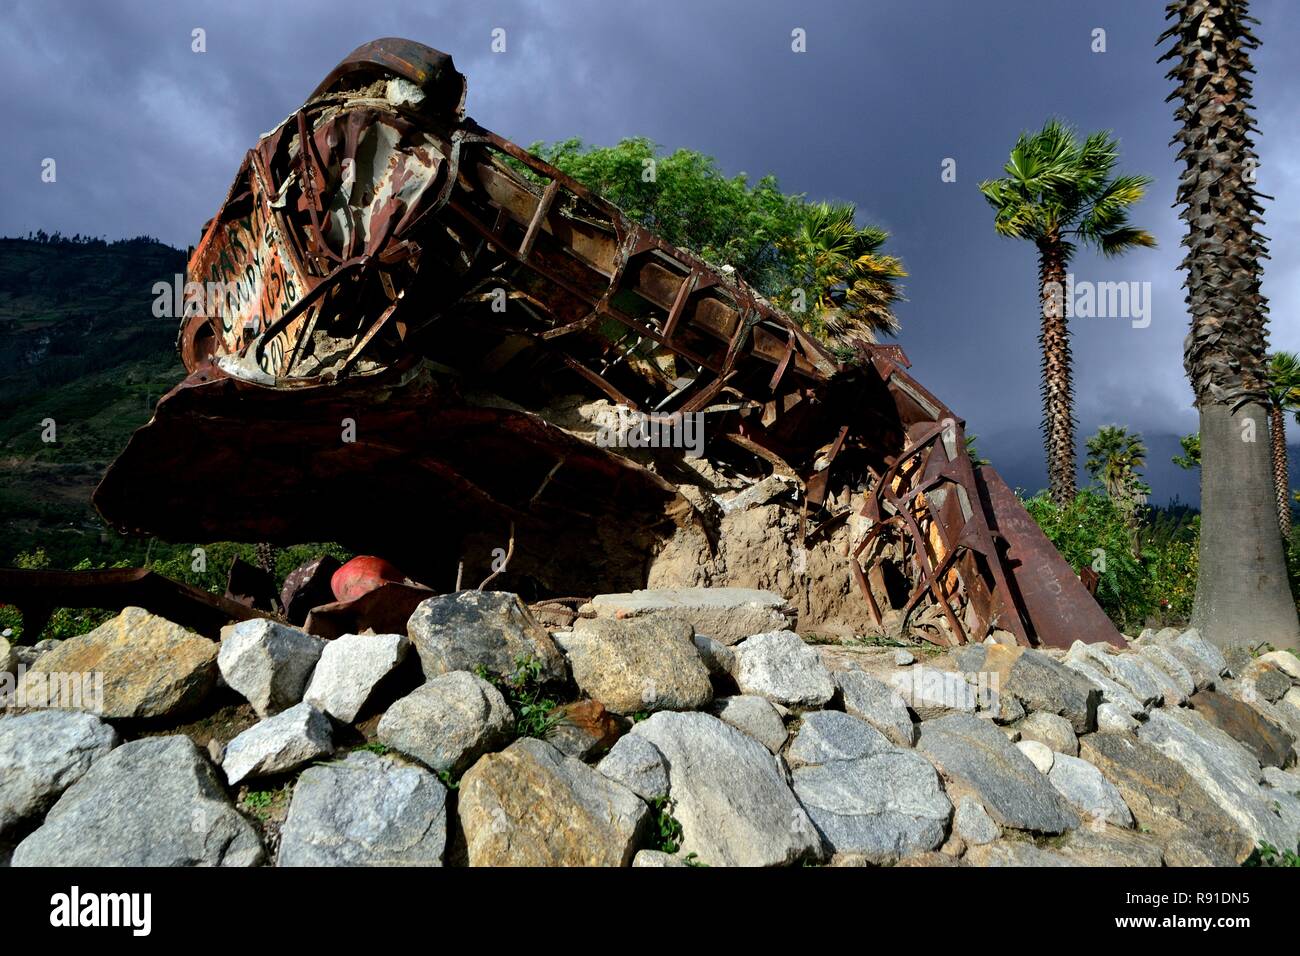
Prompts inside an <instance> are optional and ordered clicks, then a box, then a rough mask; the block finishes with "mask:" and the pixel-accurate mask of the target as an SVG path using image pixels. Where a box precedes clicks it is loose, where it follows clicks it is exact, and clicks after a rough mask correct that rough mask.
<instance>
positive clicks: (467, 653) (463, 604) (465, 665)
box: [406, 591, 568, 680]
mask: <svg viewBox="0 0 1300 956" xmlns="http://www.w3.org/2000/svg"><path fill="white" fill-rule="evenodd" d="M406 633H407V636H408V637H410V639H411V643H412V644H414V645H415V650H416V652H417V653H418V654H419V655H420V663H421V665H422V666H423V667H424V676H425V677H428V678H430V679H433V678H435V677H440V676H441V675H443V674H448V673H451V672H453V671H471V672H473V671H474V670H476V669H477V668H479V667H483V668H486V669H487V670H488V671H490V672H491V673H493V674H513V673H515V671H516V669H517V668H518V662H519V661H520V660H531V661H536V662H537V663H538V664H540V666H541V675H542V677H543V678H544V679H546V680H564V679H565V677H567V676H568V671H567V668H566V667H565V663H564V656H563V655H562V654H561V653H560V649H559V648H558V647H556V646H555V642H554V641H553V640H551V635H550V633H549V632H548V631H547V630H546V628H544V627H542V625H541V624H540V623H538V621H537V619H536V618H535V617H533V615H532V612H531V611H529V610H528V608H526V607H524V605H523V603H522V602H521V601H520V600H519V598H518V597H517V596H516V595H514V594H508V593H506V592H504V591H457V592H456V593H455V594H443V595H440V596H439V597H434V598H429V600H427V601H425V602H423V603H422V604H420V606H419V607H417V608H416V609H415V613H414V614H412V615H411V619H410V620H409V621H407V622H406Z"/></svg>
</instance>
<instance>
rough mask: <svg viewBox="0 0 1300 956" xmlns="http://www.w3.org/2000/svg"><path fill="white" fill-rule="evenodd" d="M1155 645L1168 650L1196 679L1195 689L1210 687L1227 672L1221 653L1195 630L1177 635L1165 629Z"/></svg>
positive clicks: (1157, 637)
mask: <svg viewBox="0 0 1300 956" xmlns="http://www.w3.org/2000/svg"><path fill="white" fill-rule="evenodd" d="M1154 640H1155V643H1157V644H1159V645H1160V646H1161V647H1164V648H1168V650H1169V652H1170V653H1171V654H1173V655H1174V657H1176V658H1178V660H1180V661H1181V662H1182V664H1183V666H1184V667H1186V668H1187V669H1188V671H1189V672H1191V674H1192V676H1193V677H1194V678H1195V679H1196V687H1197V689H1198V690H1199V689H1201V688H1204V687H1210V686H1212V685H1213V684H1214V683H1215V682H1216V681H1217V680H1218V679H1219V678H1220V677H1221V676H1222V675H1223V674H1224V672H1226V671H1227V670H1228V662H1227V661H1226V660H1224V657H1223V653H1222V652H1221V651H1220V650H1219V649H1218V648H1217V647H1215V646H1214V645H1213V644H1211V643H1210V642H1209V641H1207V640H1205V639H1204V638H1203V637H1201V635H1200V632H1199V631H1197V630H1196V629H1195V628H1192V629H1191V630H1188V631H1185V632H1183V633H1182V634H1179V633H1178V632H1177V631H1175V630H1173V629H1172V628H1165V629H1164V630H1163V631H1161V632H1160V633H1159V634H1157V635H1156V636H1155V639H1154Z"/></svg>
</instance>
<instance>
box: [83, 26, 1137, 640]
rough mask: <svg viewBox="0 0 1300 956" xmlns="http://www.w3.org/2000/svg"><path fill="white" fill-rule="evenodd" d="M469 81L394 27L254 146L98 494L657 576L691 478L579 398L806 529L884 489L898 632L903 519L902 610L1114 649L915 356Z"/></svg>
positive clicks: (289, 533)
mask: <svg viewBox="0 0 1300 956" xmlns="http://www.w3.org/2000/svg"><path fill="white" fill-rule="evenodd" d="M464 98H465V80H464V77H463V76H462V75H461V74H460V73H458V72H457V71H456V69H455V67H454V65H453V64H452V60H451V58H450V57H449V56H447V55H445V54H442V53H439V52H437V51H435V50H432V49H429V48H428V47H425V46H422V45H420V44H417V43H413V42H410V41H407V40H396V39H387V40H378V41H375V42H373V43H369V44H366V45H364V46H362V47H360V48H359V49H358V50H356V51H355V52H354V53H352V54H351V55H350V56H349V57H347V58H346V59H345V60H344V61H343V62H342V63H341V64H339V66H338V67H337V68H336V69H335V70H334V71H333V72H332V73H330V75H329V76H328V77H327V78H326V79H325V81H324V82H323V83H322V84H321V85H320V86H319V87H318V88H317V89H316V91H315V92H314V93H313V94H312V95H311V97H309V98H308V100H307V102H306V103H305V104H304V105H303V106H302V108H301V109H299V110H298V111H297V112H295V113H294V114H293V115H292V116H290V117H289V118H288V119H286V120H285V121H284V122H283V123H282V124H281V125H280V126H279V127H277V128H276V129H275V130H273V131H272V132H271V133H268V134H267V135H266V136H264V137H263V138H262V139H261V140H260V141H259V142H258V144H257V145H256V146H255V147H254V148H253V149H252V150H250V151H249V153H248V154H247V156H246V157H245V159H244V162H243V164H242V166H241V167H240V169H239V172H238V174H237V176H236V178H235V182H234V185H233V186H232V187H231V190H230V193H229V195H228V196H227V197H226V200H225V202H224V203H223V205H222V207H221V210H220V212H219V213H218V214H217V216H216V218H215V219H213V220H212V221H211V222H210V223H209V224H208V225H207V226H206V227H205V231H204V234H203V237H202V239H201V241H200V242H199V245H198V246H197V248H195V249H194V251H193V254H192V256H191V258H190V261H189V275H188V278H189V280H190V282H191V283H193V284H194V285H193V286H189V285H187V287H186V306H187V314H186V315H185V317H184V318H183V320H182V322H181V328H180V335H179V341H178V345H179V349H180V352H181V356H182V358H183V360H184V363H185V366H186V369H187V370H188V376H187V377H186V378H185V380H184V381H183V382H181V383H180V384H179V385H178V386H177V387H176V388H174V389H173V390H172V391H171V392H169V393H168V394H167V395H166V396H164V397H163V399H162V400H161V401H160V402H159V404H158V407H157V409H156V411H155V414H154V417H153V419H152V421H151V422H150V423H149V424H148V425H146V426H145V427H143V428H141V429H140V430H139V431H137V432H136V434H135V435H134V436H133V437H132V439H131V441H130V443H129V445H128V447H127V448H126V450H125V452H124V453H123V454H122V456H121V457H120V458H119V459H118V460H117V461H116V462H115V463H114V465H113V466H112V467H111V469H110V470H109V471H108V473H107V474H106V476H105V478H104V480H103V482H102V484H101V485H100V487H99V488H98V489H97V491H96V495H95V503H96V505H97V506H98V508H99V509H100V511H101V512H102V513H103V515H104V516H105V517H106V518H107V519H108V520H109V521H110V522H111V523H112V524H114V525H115V526H117V527H118V528H119V529H121V530H124V531H128V532H134V533H150V534H157V535H160V536H162V537H165V538H170V539H172V540H187V541H188V540H212V539H235V540H245V541H270V542H277V543H291V542H295V541H304V540H337V541H340V542H342V543H344V544H347V545H348V546H350V547H353V548H356V549H358V550H362V551H366V552H370V553H374V554H382V555H384V556H385V557H387V558H389V559H390V560H392V561H393V562H394V563H395V564H397V566H399V567H401V568H402V569H403V570H404V571H405V572H406V573H408V574H410V575H411V576H412V577H413V578H414V579H415V580H419V581H423V582H426V583H429V584H431V585H434V586H438V587H445V588H450V586H451V582H452V581H453V580H454V579H455V578H456V576H457V570H458V567H459V566H460V564H461V563H462V562H463V561H466V560H473V561H477V562H478V563H479V565H480V566H481V567H482V568H483V569H486V568H487V566H488V562H489V555H490V553H491V551H492V549H493V548H504V547H505V546H506V542H507V540H509V542H510V548H511V557H510V569H509V572H510V573H509V578H508V581H509V585H510V587H511V588H512V589H515V590H518V591H520V593H526V595H527V597H528V598H529V599H542V598H546V597H549V596H552V595H558V594H572V593H591V586H592V584H593V583H594V582H598V583H599V584H600V585H602V586H604V587H610V588H618V589H626V588H631V587H638V586H642V585H643V584H644V574H645V567H646V561H647V556H648V555H651V554H653V553H654V551H655V548H656V547H658V546H659V545H661V544H662V542H663V541H664V540H665V539H666V538H667V537H668V536H669V535H671V534H672V533H673V532H674V530H675V529H677V528H680V527H683V526H684V525H687V524H689V523H691V522H697V521H699V514H698V513H697V512H696V510H695V509H694V508H693V507H692V505H691V504H690V502H689V501H688V500H687V499H686V498H685V497H684V496H683V495H682V493H681V492H680V491H679V488H678V482H679V479H680V480H685V478H684V476H687V475H693V474H694V473H693V472H691V471H690V469H688V468H685V467H684V466H683V465H682V460H681V459H682V451H681V450H680V449H656V450H655V452H654V457H653V461H652V462H650V463H648V464H647V463H645V462H642V461H638V460H633V458H632V457H630V456H627V455H625V454H620V453H618V450H617V449H610V448H607V447H600V446H599V445H598V444H596V443H593V442H591V441H586V440H583V439H582V438H579V437H576V436H575V435H574V434H571V433H570V432H568V431H565V430H564V429H562V428H560V427H557V426H556V425H555V424H552V423H551V422H550V421H549V420H548V419H547V417H546V416H544V415H543V414H540V412H542V411H544V410H545V409H546V408H547V407H548V406H549V405H550V404H551V403H552V402H554V401H555V400H557V399H558V398H560V397H563V396H567V395H574V394H578V395H586V396H590V397H592V398H595V399H605V400H608V401H609V402H612V403H614V404H616V405H619V406H623V407H625V408H627V409H630V410H633V411H635V412H639V413H646V414H654V415H660V416H663V415H671V414H675V413H682V414H686V415H699V416H702V420H703V422H704V424H705V434H706V435H707V436H708V440H709V446H708V452H707V454H708V457H709V459H710V461H714V462H725V463H726V464H727V466H728V467H731V468H734V469H738V470H742V471H745V472H747V473H749V474H752V475H755V476H757V477H761V476H762V475H763V474H765V473H779V474H782V475H786V476H790V477H793V478H794V479H796V480H797V484H798V489H799V492H800V496H801V502H802V504H801V508H802V510H803V513H804V515H805V516H806V520H807V522H808V525H807V527H808V528H810V529H811V528H816V527H825V526H826V524H827V523H828V522H836V521H840V520H843V519H844V516H845V515H844V509H843V508H842V507H841V506H840V505H839V504H838V502H840V501H842V500H844V499H845V498H846V497H847V496H846V495H843V494H842V492H843V491H844V490H845V489H849V490H853V491H856V492H858V493H861V492H862V491H863V490H865V491H866V505H865V509H864V510H863V512H862V513H863V514H864V515H865V516H866V517H867V518H869V519H870V520H871V522H872V524H871V527H870V530H869V531H868V533H867V534H866V536H865V537H864V538H863V540H862V541H861V542H860V544H859V546H858V547H857V549H856V552H855V553H854V555H853V561H852V570H853V574H854V576H855V578H856V579H857V581H858V585H859V587H860V588H861V591H862V596H863V600H865V601H867V602H868V603H869V605H870V607H871V610H872V613H873V615H874V617H875V619H876V620H877V622H881V621H882V620H883V611H884V609H882V608H881V607H880V606H879V605H880V600H881V597H880V595H881V588H880V587H878V586H877V585H876V584H873V581H872V578H873V575H875V574H876V573H877V570H878V569H877V568H876V560H877V559H876V557H874V556H875V555H876V554H877V552H878V550H879V548H880V547H881V545H882V543H883V542H886V541H889V540H892V541H894V542H896V543H897V542H901V545H902V548H903V550H904V552H905V553H906V554H907V555H908V559H907V560H908V564H909V572H908V575H907V577H908V582H909V586H910V590H911V593H910V594H908V596H907V599H906V601H905V602H904V605H903V607H902V608H901V609H899V608H895V609H894V610H901V612H902V614H901V619H902V621H903V622H904V623H906V621H907V620H908V618H909V616H910V615H913V614H915V613H917V611H918V609H919V608H922V607H926V608H930V609H932V612H931V616H932V617H935V618H937V619H941V620H942V621H943V626H942V632H943V634H944V635H945V636H944V637H943V638H942V639H943V640H945V641H951V642H954V643H956V642H962V641H978V640H982V639H983V638H985V637H986V636H988V635H989V634H990V633H993V632H994V631H1003V632H1007V633H1009V634H1010V635H1014V639H1015V640H1016V641H1017V642H1019V643H1022V644H1031V643H1047V644H1055V645H1068V644H1069V643H1071V642H1072V641H1073V640H1075V639H1081V640H1085V641H1096V640H1106V641H1111V642H1113V643H1121V642H1122V639H1121V638H1120V637H1119V635H1118V634H1117V633H1116V631H1115V629H1114V627H1113V626H1112V625H1111V624H1110V622H1109V621H1108V620H1107V619H1106V617H1105V615H1104V614H1103V613H1102V612H1101V610H1100V609H1099V608H1098V606H1097V605H1096V603H1095V602H1094V600H1093V599H1092V597H1091V596H1090V595H1089V594H1088V593H1087V591H1086V589H1084V587H1083V586H1082V584H1080V582H1079V580H1078V578H1077V577H1075V575H1074V574H1073V572H1072V571H1071V569H1070V568H1069V566H1068V565H1067V564H1066V563H1065V562H1064V561H1063V560H1062V559H1061V558H1060V556H1059V555H1058V554H1057V553H1056V552H1055V550H1054V549H1053V548H1052V547H1051V545H1050V544H1049V543H1048V542H1047V540H1046V538H1044V537H1043V536H1042V534H1041V532H1040V531H1039V530H1038V528H1037V527H1036V526H1035V525H1034V523H1033V521H1032V520H1030V519H1029V518H1028V516H1027V515H1026V514H1025V512H1024V510H1023V509H1022V508H1021V507H1020V505H1019V503H1018V502H1017V501H1016V499H1015V497H1014V495H1011V494H1010V492H1009V491H1007V490H1006V488H1005V485H1004V484H1003V483H1002V481H1001V479H1000V478H998V477H997V474H996V472H994V471H993V470H992V469H991V468H988V467H977V466H975V465H974V464H972V462H971V460H970V458H969V457H968V455H967V453H966V449H965V435H964V431H963V424H962V421H961V419H959V418H957V417H956V416H955V415H954V414H953V413H952V412H951V411H950V410H949V409H948V408H947V407H946V406H945V405H944V404H943V403H942V402H940V401H939V400H938V399H937V398H935V397H934V396H933V395H931V394H930V393H929V392H928V391H926V390H925V389H924V388H923V387H922V386H921V385H919V384H918V383H917V382H916V380H915V379H913V378H912V377H911V376H910V374H908V372H907V367H908V363H907V360H906V358H905V356H904V355H903V353H902V351H901V349H898V348H897V347H893V346H878V345H871V344H866V343H863V344H862V345H861V346H860V353H859V356H858V359H857V360H856V361H852V362H847V363H846V362H842V361H839V360H837V358H836V357H835V356H833V355H831V354H830V353H829V352H827V351H826V349H824V348H823V347H822V346H821V345H820V344H819V343H818V342H817V341H816V340H815V339H813V338H812V337H811V336H810V335H808V334H807V333H806V332H805V331H804V330H802V329H801V328H800V327H799V325H798V324H796V323H795V322H793V321H791V320H790V319H789V318H788V317H787V316H786V315H784V314H783V313H782V312H781V311H780V310H778V309H776V308H775V307H773V306H772V305H771V304H770V303H769V302H767V301H766V300H765V299H763V298H762V297H761V296H760V295H759V294H758V293H757V292H755V291H754V290H753V289H752V288H751V287H750V286H748V285H747V284H746V283H745V282H743V281H741V280H740V279H739V278H736V277H734V276H733V275H731V274H729V270H727V269H724V268H720V267H717V266H714V265H712V264H710V263H707V262H705V261H703V260H702V259H700V258H698V257H696V256H694V255H692V254H691V253H690V252H688V251H686V250H684V249H680V248H677V247H674V246H672V245H670V244H668V243H666V242H664V241H663V240H661V239H660V238H658V237H657V236H656V235H655V234H654V233H653V232H651V231H650V230H648V229H646V228H644V227H643V226H641V225H639V224H637V223H636V222H633V221H632V220H630V219H629V218H628V217H627V216H625V215H624V214H623V213H622V212H620V211H619V210H618V209H617V208H616V207H614V206H613V205H611V204H610V203H608V202H606V201H604V200H603V199H601V198H600V197H599V196H596V195H593V194H592V193H591V192H590V191H589V190H587V189H586V188H584V187H583V186H582V185H581V184H579V183H577V182H575V181H574V180H572V179H570V178H569V177H567V176H565V175H564V174H563V173H561V172H560V171H558V170H557V169H555V168H553V167H551V166H549V165H548V164H546V163H544V162H542V161H541V160H540V159H538V158H537V157H535V156H533V155H531V154H529V153H528V152H526V151H525V150H523V149H521V148H520V147H518V146H517V145H515V144H514V143H511V142H509V141H508V140H505V139H503V138H501V137H500V136H498V135H497V134H495V133H493V132H491V131H490V130H487V129H484V128H483V127H481V126H479V125H478V124H476V123H475V122H474V121H473V120H472V119H470V118H469V117H467V116H466V115H465V113H464ZM191 293H193V295H191ZM809 533H810V534H811V533H814V532H812V531H810V532H809ZM493 570H496V569H493Z"/></svg>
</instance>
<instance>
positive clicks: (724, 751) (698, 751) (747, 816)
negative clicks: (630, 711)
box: [632, 712, 821, 866]
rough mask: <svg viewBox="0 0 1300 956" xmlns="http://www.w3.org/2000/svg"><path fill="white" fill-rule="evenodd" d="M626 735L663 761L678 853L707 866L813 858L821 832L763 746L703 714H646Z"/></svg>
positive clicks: (783, 861)
mask: <svg viewBox="0 0 1300 956" xmlns="http://www.w3.org/2000/svg"><path fill="white" fill-rule="evenodd" d="M632 733H633V734H634V735H637V736H641V737H644V738H645V739H646V740H649V741H650V743H652V744H654V746H655V748H656V749H657V750H658V751H659V752H660V753H661V754H663V756H664V759H665V760H666V762H667V764H668V779H669V785H670V790H669V792H670V796H671V797H672V801H673V816H674V817H676V818H677V820H678V821H679V822H680V823H681V825H682V848H681V852H682V853H686V854H689V853H695V854H697V855H698V858H699V860H700V862H701V863H705V864H708V865H710V866H779V865H782V864H789V863H796V862H798V861H800V860H804V859H808V858H814V857H818V856H820V854H821V837H820V836H819V834H818V833H817V830H816V828H815V827H814V826H813V824H812V821H811V820H810V819H809V818H808V814H807V813H806V812H805V811H804V809H803V807H802V806H801V805H800V804H799V801H798V800H797V799H796V798H795V795H794V792H793V791H792V790H791V789H790V786H789V784H788V783H787V782H786V779H785V776H784V775H783V774H782V772H781V770H780V769H779V765H778V763H777V758H775V757H773V756H772V754H771V753H769V752H768V750H767V748H766V747H764V746H763V745H762V744H760V743H759V742H758V741H756V740H754V739H753V738H752V737H749V736H748V735H746V734H742V733H741V732H740V731H739V730H736V729H735V728H734V727H731V726H728V725H727V724H725V723H723V722H722V721H720V720H718V719H717V718H716V717H712V716H710V715H708V714H698V713H696V714H677V713H667V712H660V713H657V714H652V715H651V716H650V718H649V719H648V720H643V721H641V722H640V723H639V724H637V725H636V726H635V727H633V728H632Z"/></svg>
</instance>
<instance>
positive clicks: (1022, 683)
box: [956, 644, 1101, 734]
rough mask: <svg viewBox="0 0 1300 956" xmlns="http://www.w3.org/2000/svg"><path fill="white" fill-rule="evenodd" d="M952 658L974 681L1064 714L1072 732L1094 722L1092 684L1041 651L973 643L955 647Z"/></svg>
mask: <svg viewBox="0 0 1300 956" xmlns="http://www.w3.org/2000/svg"><path fill="white" fill-rule="evenodd" d="M956 659H957V666H958V667H959V668H961V670H963V671H966V672H967V673H972V674H976V675H980V676H979V680H978V681H977V683H981V684H984V685H985V686H987V687H989V688H990V689H992V690H994V691H996V692H997V693H998V694H999V695H1007V694H1010V695H1011V696H1013V697H1015V698H1016V699H1018V700H1019V701H1021V703H1023V704H1024V706H1025V708H1026V709H1028V710H1030V711H1041V712H1042V713H1047V714H1058V715H1060V716H1062V717H1064V718H1066V719H1067V720H1068V721H1069V722H1070V726H1072V727H1073V728H1074V730H1075V732H1076V733H1081V734H1083V733H1088V732H1089V731H1091V730H1092V729H1093V728H1094V727H1096V725H1097V705H1098V704H1099V703H1101V695H1100V694H1099V693H1098V692H1097V690H1096V688H1095V687H1093V686H1092V685H1091V684H1090V683H1089V682H1087V681H1086V680H1082V679H1080V677H1079V675H1078V674H1077V673H1075V672H1074V671H1071V670H1070V669H1069V668H1068V667H1066V666H1065V665H1064V664H1063V663H1062V662H1060V661H1058V660H1056V659H1055V658H1053V657H1051V656H1049V655H1048V654H1045V653H1043V652H1042V651H1036V650H1031V649H1029V648H1026V647H1012V646H1008V645H1005V644H973V645H969V646H967V647H963V648H962V649H961V650H960V651H958V652H957V655H956Z"/></svg>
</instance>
